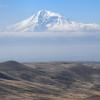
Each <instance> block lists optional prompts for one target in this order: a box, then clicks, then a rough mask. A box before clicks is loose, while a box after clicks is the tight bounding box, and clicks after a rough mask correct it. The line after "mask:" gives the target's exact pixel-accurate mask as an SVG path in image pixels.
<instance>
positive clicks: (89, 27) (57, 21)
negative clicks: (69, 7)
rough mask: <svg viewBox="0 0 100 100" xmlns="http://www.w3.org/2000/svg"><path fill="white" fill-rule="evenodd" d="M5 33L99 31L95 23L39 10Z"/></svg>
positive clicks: (98, 26)
mask: <svg viewBox="0 0 100 100" xmlns="http://www.w3.org/2000/svg"><path fill="white" fill-rule="evenodd" d="M6 31H8V32H9V31H12V32H62V31H63V32H66V31H67V32H70V31H71V32H88V31H100V25H99V24H96V23H87V24H85V23H81V22H76V21H71V20H67V18H65V17H63V16H62V15H60V14H58V13H55V12H51V11H48V10H40V11H38V12H37V13H36V14H33V15H32V16H31V17H29V18H27V19H26V20H23V21H21V22H18V23H16V24H14V25H11V26H10V27H7V29H6Z"/></svg>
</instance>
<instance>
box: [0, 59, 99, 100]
mask: <svg viewBox="0 0 100 100" xmlns="http://www.w3.org/2000/svg"><path fill="white" fill-rule="evenodd" d="M0 100H100V63H99V62H46V63H43V62H41V63H19V62H16V61H7V62H3V63H0Z"/></svg>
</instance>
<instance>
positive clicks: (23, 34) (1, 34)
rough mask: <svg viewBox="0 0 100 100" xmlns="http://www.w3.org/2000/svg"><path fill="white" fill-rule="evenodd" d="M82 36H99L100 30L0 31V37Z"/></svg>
mask: <svg viewBox="0 0 100 100" xmlns="http://www.w3.org/2000/svg"><path fill="white" fill-rule="evenodd" d="M11 36H12V37H82V36H100V31H88V32H85V31H82V32H80V31H75V32H74V31H72V32H71V31H69V32H68V31H67V32H66V31H65V32H0V37H11Z"/></svg>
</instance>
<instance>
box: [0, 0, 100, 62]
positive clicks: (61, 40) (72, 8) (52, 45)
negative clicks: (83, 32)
mask: <svg viewBox="0 0 100 100" xmlns="http://www.w3.org/2000/svg"><path fill="white" fill-rule="evenodd" d="M41 9H47V10H50V11H54V12H58V13H60V14H61V15H63V16H65V17H66V18H70V19H72V20H75V21H78V22H83V23H98V24H100V0H0V28H4V27H6V26H9V25H12V24H14V23H16V22H19V21H21V20H23V19H26V18H28V17H30V16H31V15H33V14H34V13H37V12H38V11H39V10H41ZM0 34H1V33H0ZM94 34H95V33H94ZM99 44H100V35H99V36H96V35H94V36H84V37H77V36H75V37H53V36H52V37H10V36H8V37H2V36H1V35H0V61H5V60H18V61H46V60H48V61H55V60H56V61H60V60H62V61H63V60H65V61H67V60H89V61H91V60H92V61H93V60H95V61H96V60H98V61H99V59H100V45H99Z"/></svg>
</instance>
